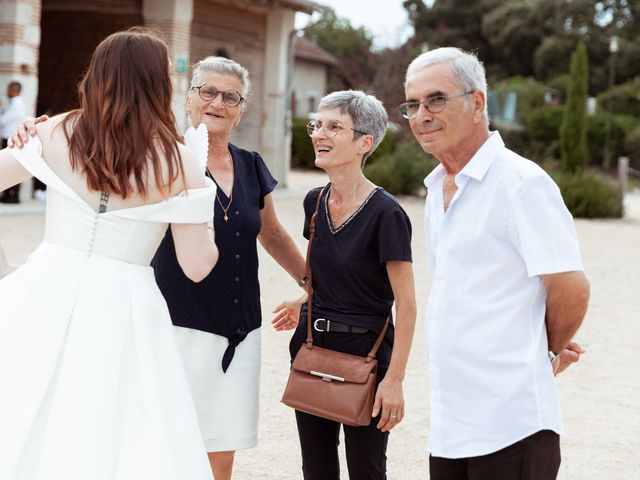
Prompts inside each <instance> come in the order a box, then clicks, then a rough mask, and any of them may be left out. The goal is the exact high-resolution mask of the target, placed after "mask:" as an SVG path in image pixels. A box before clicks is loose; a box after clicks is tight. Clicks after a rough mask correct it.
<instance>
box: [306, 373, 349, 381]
mask: <svg viewBox="0 0 640 480" xmlns="http://www.w3.org/2000/svg"><path fill="white" fill-rule="evenodd" d="M309 373H310V374H311V375H315V376H316V377H321V378H322V380H324V381H325V382H331V381H332V380H337V381H338V382H344V378H343V377H336V376H335V375H331V374H329V373H322V372H315V371H313V370H311V371H310V372H309Z"/></svg>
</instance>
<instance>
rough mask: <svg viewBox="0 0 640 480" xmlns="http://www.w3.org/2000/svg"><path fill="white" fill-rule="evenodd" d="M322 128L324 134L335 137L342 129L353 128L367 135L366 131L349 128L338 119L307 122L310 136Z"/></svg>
mask: <svg viewBox="0 0 640 480" xmlns="http://www.w3.org/2000/svg"><path fill="white" fill-rule="evenodd" d="M320 130H323V131H324V134H325V135H326V136H327V137H328V138H333V137H335V136H336V135H338V134H339V133H340V132H341V131H342V130H353V131H354V132H356V133H359V134H361V135H367V134H366V133H365V132H362V131H360V130H356V129H355V128H351V127H349V128H347V127H344V126H342V124H341V123H340V122H339V121H337V120H327V122H325V123H322V122H321V121H319V120H318V121H311V122H309V123H307V133H308V134H309V136H310V137H311V136H313V134H314V133H319V132H320Z"/></svg>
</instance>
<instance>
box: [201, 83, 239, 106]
mask: <svg viewBox="0 0 640 480" xmlns="http://www.w3.org/2000/svg"><path fill="white" fill-rule="evenodd" d="M191 90H197V91H198V95H200V98H201V99H202V100H204V101H205V102H213V101H214V100H215V98H216V97H217V96H218V94H221V95H222V103H224V104H225V105H226V106H227V107H237V106H238V105H240V103H242V101H243V100H244V98H243V97H242V95H240V93H239V92H236V91H235V90H227V91H226V92H223V91H221V90H218V89H217V88H216V87H214V86H213V85H209V84H206V83H205V84H204V85H200V86H199V87H191Z"/></svg>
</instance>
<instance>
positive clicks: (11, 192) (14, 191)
mask: <svg viewBox="0 0 640 480" xmlns="http://www.w3.org/2000/svg"><path fill="white" fill-rule="evenodd" d="M0 140H1V141H2V147H0V148H6V147H7V141H8V139H7V138H3V139H0ZM19 200H20V184H18V185H15V186H13V187H10V188H7V189H6V190H5V191H4V192H0V201H5V202H7V203H18V201H19Z"/></svg>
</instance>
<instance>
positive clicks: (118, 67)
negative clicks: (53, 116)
mask: <svg viewBox="0 0 640 480" xmlns="http://www.w3.org/2000/svg"><path fill="white" fill-rule="evenodd" d="M78 93H79V97H80V108H79V109H78V110H74V111H72V112H70V113H69V115H67V117H66V118H65V119H64V121H63V128H64V133H65V136H66V137H67V141H68V142H69V151H70V157H71V166H72V168H73V169H74V170H80V171H81V172H82V173H83V174H85V175H86V177H87V185H88V187H89V189H90V190H94V191H105V192H109V193H114V194H117V195H120V196H121V197H123V198H127V197H129V196H131V195H132V194H134V193H138V194H140V195H142V196H144V197H147V196H148V195H149V184H150V178H149V167H150V166H151V167H152V169H153V177H154V180H155V184H156V185H157V187H158V189H159V190H160V191H161V192H163V193H164V194H167V193H168V192H169V190H170V188H171V185H172V184H173V182H174V181H175V180H176V179H177V178H178V176H181V177H182V179H183V181H184V172H183V170H182V162H181V159H180V154H179V151H178V146H177V142H178V141H180V140H181V137H180V135H178V132H177V131H176V127H175V117H174V115H173V112H172V111H171V95H172V86H171V78H170V74H169V51H168V48H167V45H166V44H165V43H164V42H163V41H162V40H160V39H159V38H158V37H157V36H156V35H155V34H153V33H152V32H151V31H149V30H145V29H142V28H133V29H130V30H127V31H124V32H117V33H114V34H112V35H110V36H108V37H107V38H106V39H105V40H103V41H102V42H101V43H100V45H98V47H97V48H96V50H95V51H94V52H93V56H92V57H91V63H90V64H89V68H88V69H87V71H86V73H85V75H84V77H83V79H82V81H81V82H80V86H79V87H78ZM149 164H150V165H149ZM163 164H164V165H163Z"/></svg>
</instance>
